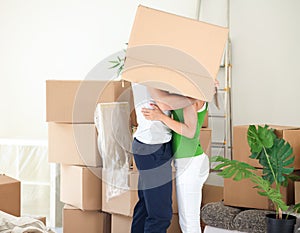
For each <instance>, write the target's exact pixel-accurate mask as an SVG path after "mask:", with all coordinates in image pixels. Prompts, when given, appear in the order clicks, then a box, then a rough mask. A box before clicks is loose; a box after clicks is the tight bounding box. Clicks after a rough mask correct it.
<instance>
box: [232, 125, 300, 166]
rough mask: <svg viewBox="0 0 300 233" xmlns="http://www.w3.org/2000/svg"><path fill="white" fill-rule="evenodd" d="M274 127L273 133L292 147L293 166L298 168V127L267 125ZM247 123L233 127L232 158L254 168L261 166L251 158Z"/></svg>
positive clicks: (299, 150) (299, 159)
mask: <svg viewBox="0 0 300 233" xmlns="http://www.w3.org/2000/svg"><path fill="white" fill-rule="evenodd" d="M269 126H270V128H273V129H275V131H274V132H275V134H276V135H277V136H278V137H279V138H283V139H284V140H285V141H287V142H288V143H289V144H290V145H291V147H292V148H293V155H294V156H295V161H294V168H295V170H300V128H297V127H292V126H278V125H269ZM248 127H249V126H248V125H239V126H234V127H233V144H232V146H233V159H235V160H239V161H242V162H245V163H248V164H250V165H252V166H253V167H256V168H262V166H261V165H260V164H259V162H258V160H256V159H251V158H249V156H250V155H251V152H250V147H249V145H248V140H247V131H248Z"/></svg>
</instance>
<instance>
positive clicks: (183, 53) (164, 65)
mask: <svg viewBox="0 0 300 233" xmlns="http://www.w3.org/2000/svg"><path fill="white" fill-rule="evenodd" d="M227 35H228V29H227V28H224V27H220V26H216V25H212V24H208V23H204V22H200V21H198V20H194V19H190V18H186V17H182V16H178V15H174V14H170V13H166V12H163V11H159V10H155V9H151V8H148V7H144V6H139V7H138V10H137V13H136V17H135V21H134V24H133V28H132V31H131V36H130V39H129V42H128V49H127V52H126V60H125V64H124V71H123V74H122V78H123V79H125V80H128V81H131V82H139V83H141V82H143V83H144V82H145V81H150V80H153V78H155V79H156V80H155V81H160V82H162V83H166V84H169V87H166V85H165V86H164V88H162V87H161V86H160V85H157V83H154V84H153V83H147V84H151V85H152V86H154V87H156V88H161V89H163V90H168V91H171V92H175V93H179V94H184V95H187V96H191V97H194V98H198V99H203V100H206V101H211V100H212V97H213V95H214V85H213V83H214V79H215V78H216V76H217V73H218V70H219V67H220V62H221V58H222V55H223V51H224V48H225V44H226V40H227ZM155 69H156V72H155V73H154V70H155ZM145 76H146V77H145ZM141 79H142V80H141ZM206 79H207V80H206ZM186 85H187V86H188V87H189V88H185V86H186ZM193 85H195V86H196V88H195V87H193ZM170 86H171V87H173V88H170ZM190 87H192V88H190ZM182 88H184V89H182ZM174 89H177V91H174ZM200 90H201V91H200ZM207 90H208V91H207ZM206 92H207V93H206Z"/></svg>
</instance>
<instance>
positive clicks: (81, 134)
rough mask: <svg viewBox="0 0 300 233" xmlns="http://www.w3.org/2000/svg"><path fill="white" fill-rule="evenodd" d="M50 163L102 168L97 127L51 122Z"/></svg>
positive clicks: (49, 136)
mask: <svg viewBox="0 0 300 233" xmlns="http://www.w3.org/2000/svg"><path fill="white" fill-rule="evenodd" d="M48 161H49V162H53V163H62V164H68V165H82V166H91V167H99V166H101V164H102V163H101V157H100V154H99V151H98V145H97V130H96V127H95V125H94V124H64V123H53V122H49V123H48Z"/></svg>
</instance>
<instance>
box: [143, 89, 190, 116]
mask: <svg viewBox="0 0 300 233" xmlns="http://www.w3.org/2000/svg"><path fill="white" fill-rule="evenodd" d="M148 91H149V93H150V95H151V97H152V98H153V99H154V100H155V102H156V104H157V105H158V107H159V108H160V109H161V110H163V111H165V110H173V109H179V108H185V107H187V106H190V105H192V104H193V103H194V102H195V100H194V99H192V98H189V97H185V96H181V95H177V94H170V93H168V92H167V91H163V90H159V89H156V88H152V87H148Z"/></svg>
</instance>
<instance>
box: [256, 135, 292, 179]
mask: <svg viewBox="0 0 300 233" xmlns="http://www.w3.org/2000/svg"><path fill="white" fill-rule="evenodd" d="M266 152H267V153H266V154H264V155H263V156H260V158H259V163H260V164H261V165H262V166H263V178H264V179H267V180H269V181H270V183H271V184H273V183H274V182H275V183H278V184H283V183H284V182H285V181H286V179H287V177H286V176H287V175H290V174H291V173H292V172H293V171H294V168H293V167H292V166H291V165H292V164H293V163H294V160H295V157H294V156H293V149H292V147H291V146H290V144H289V143H286V142H285V140H284V139H279V138H276V139H275V140H274V145H273V147H272V148H269V149H266Z"/></svg>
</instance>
